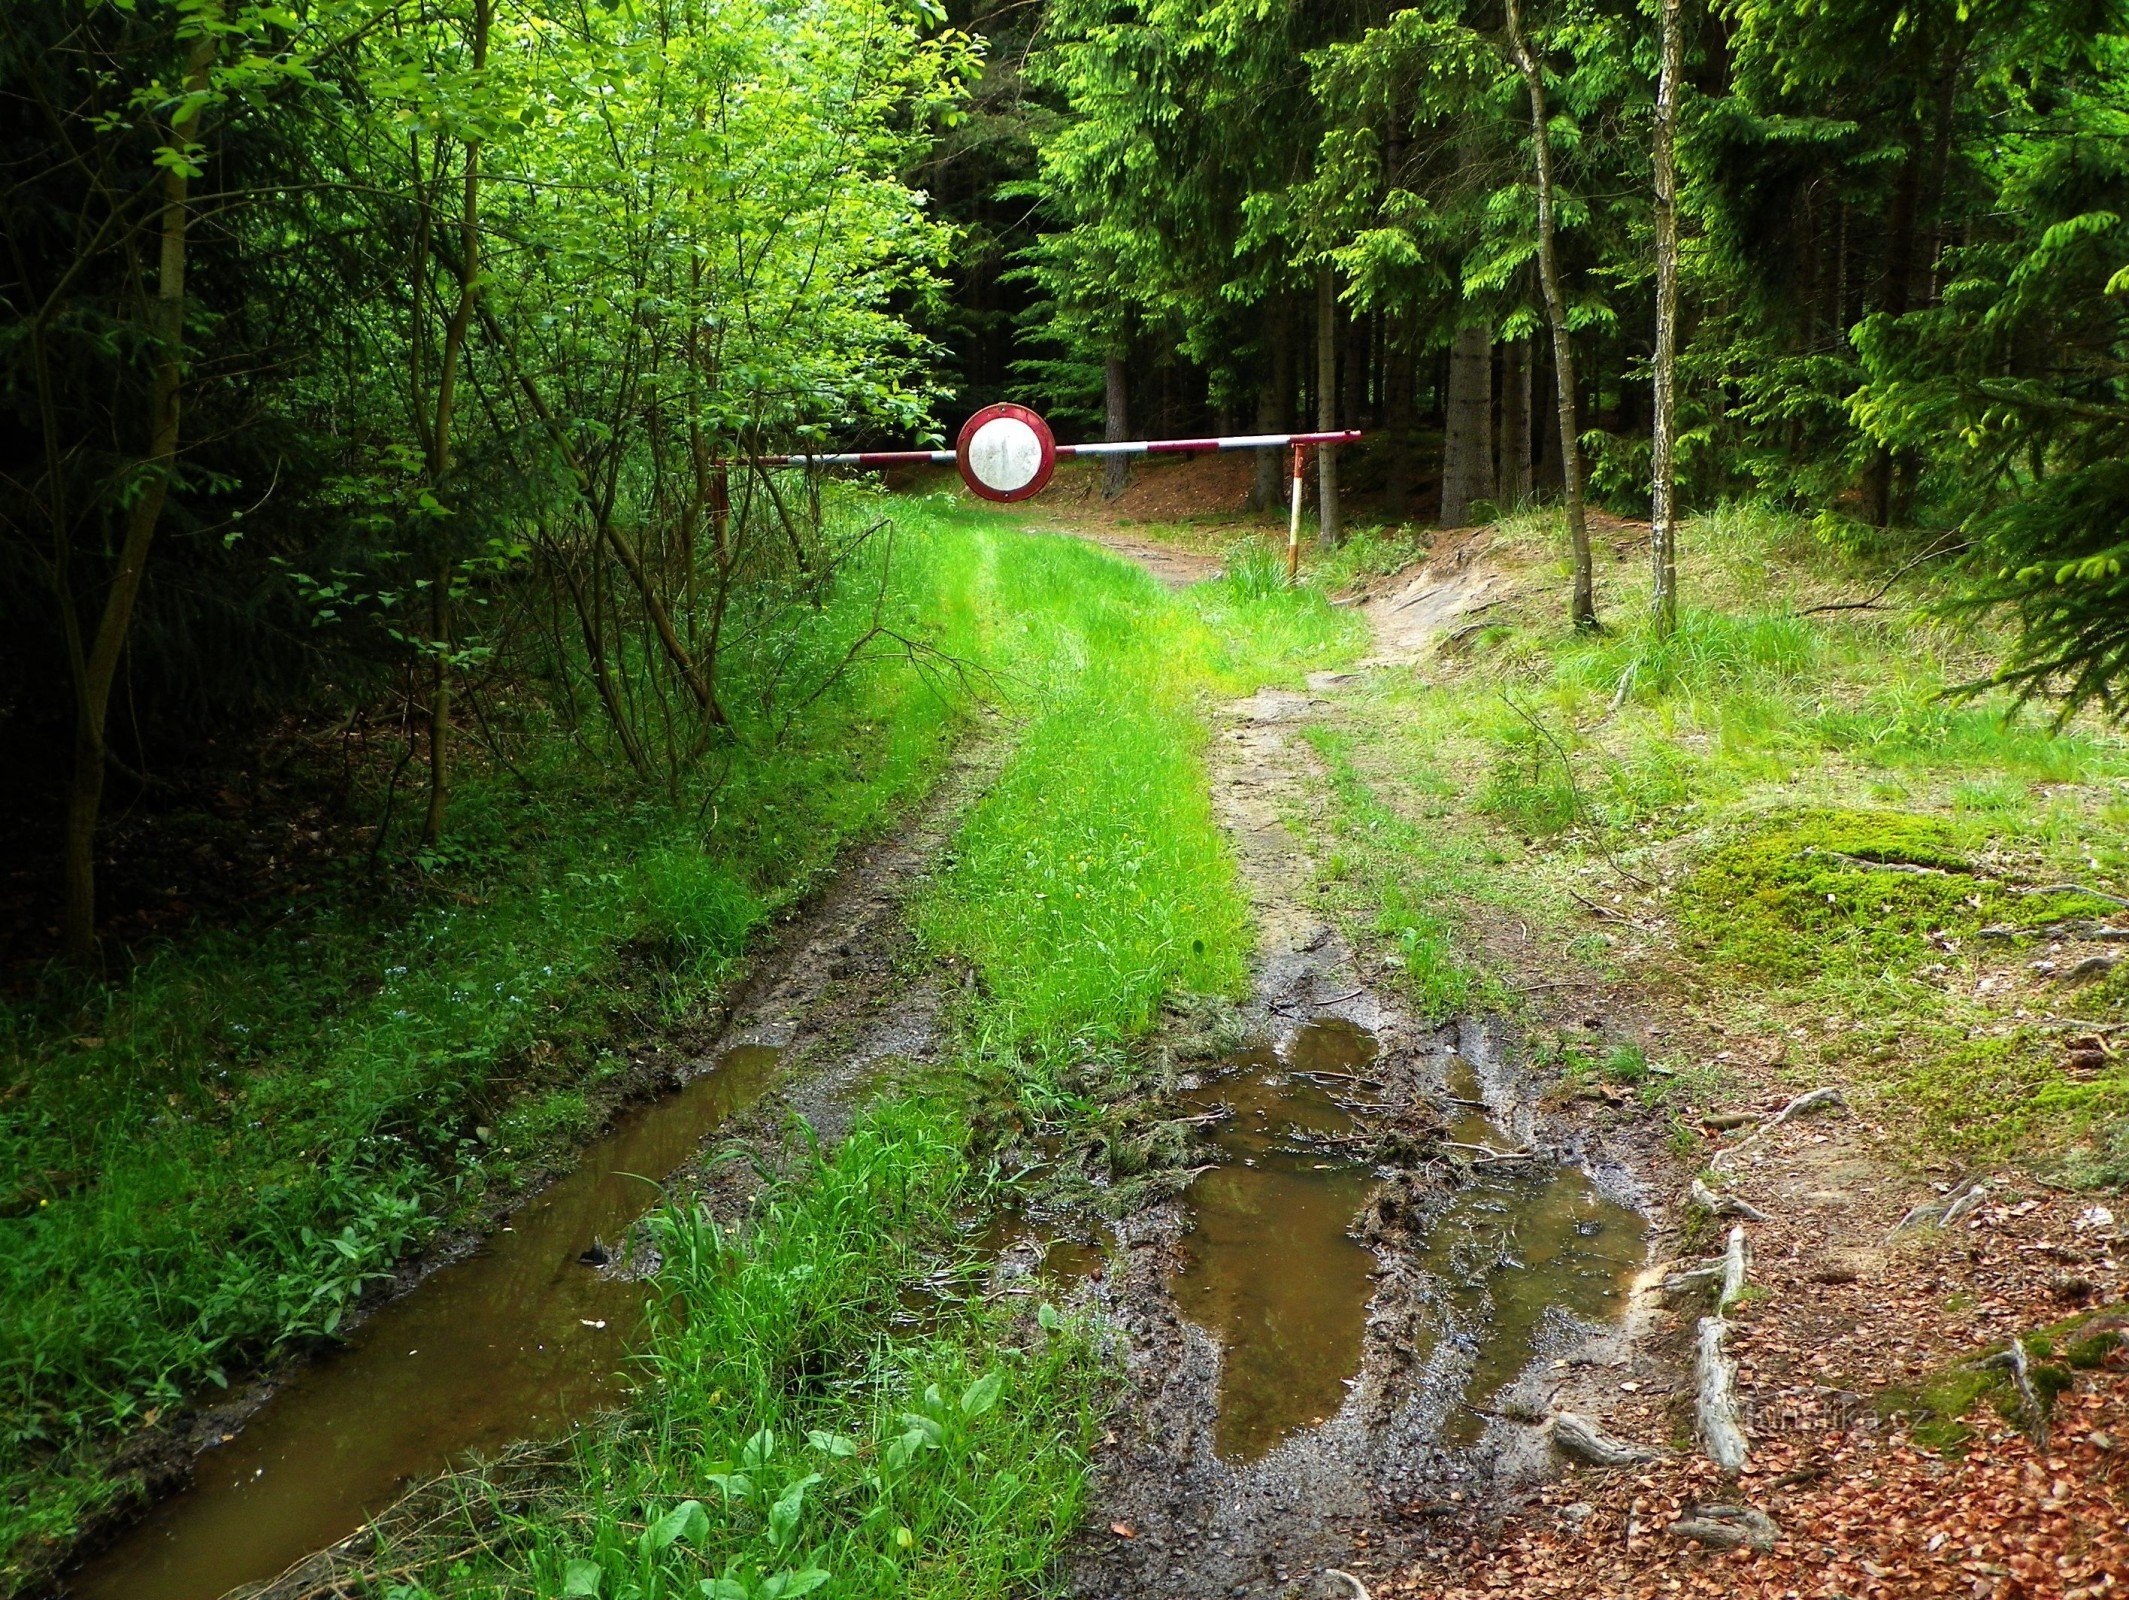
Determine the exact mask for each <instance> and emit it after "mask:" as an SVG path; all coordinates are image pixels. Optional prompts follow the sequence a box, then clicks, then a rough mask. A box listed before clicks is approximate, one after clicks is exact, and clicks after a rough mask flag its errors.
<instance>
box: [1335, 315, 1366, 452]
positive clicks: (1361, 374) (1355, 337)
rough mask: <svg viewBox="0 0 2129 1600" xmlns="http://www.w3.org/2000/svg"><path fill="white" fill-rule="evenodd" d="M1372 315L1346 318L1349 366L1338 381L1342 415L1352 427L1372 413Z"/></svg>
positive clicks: (1339, 406) (1349, 426) (1341, 373)
mask: <svg viewBox="0 0 2129 1600" xmlns="http://www.w3.org/2000/svg"><path fill="white" fill-rule="evenodd" d="M1368 346H1369V339H1368V319H1367V318H1366V317H1348V318H1346V319H1345V366H1344V368H1343V369H1342V371H1341V372H1340V374H1339V381H1338V394H1339V401H1338V415H1339V416H1340V417H1341V418H1342V419H1343V420H1344V423H1345V426H1347V427H1348V428H1358V427H1363V426H1365V421H1364V419H1365V418H1366V417H1367V415H1368V356H1369V348H1368Z"/></svg>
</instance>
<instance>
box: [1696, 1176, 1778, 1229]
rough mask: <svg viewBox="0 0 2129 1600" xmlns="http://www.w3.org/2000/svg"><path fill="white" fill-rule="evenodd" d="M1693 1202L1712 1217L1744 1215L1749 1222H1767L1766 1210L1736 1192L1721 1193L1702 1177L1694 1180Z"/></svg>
mask: <svg viewBox="0 0 2129 1600" xmlns="http://www.w3.org/2000/svg"><path fill="white" fill-rule="evenodd" d="M1693 1202H1694V1204H1696V1205H1698V1206H1699V1207H1700V1208H1701V1209H1702V1210H1703V1211H1705V1212H1707V1214H1708V1215H1709V1216H1711V1217H1743V1218H1744V1219H1745V1221H1747V1222H1765V1221H1766V1220H1767V1214H1766V1212H1764V1211H1762V1210H1760V1209H1759V1207H1757V1206H1755V1205H1751V1204H1749V1203H1747V1202H1746V1201H1743V1200H1740V1199H1738V1198H1737V1196H1736V1195H1734V1194H1719V1193H1717V1192H1716V1191H1715V1190H1713V1189H1710V1188H1709V1187H1708V1186H1707V1185H1706V1184H1705V1183H1704V1182H1702V1181H1701V1180H1700V1179H1698V1178H1695V1179H1694V1180H1693Z"/></svg>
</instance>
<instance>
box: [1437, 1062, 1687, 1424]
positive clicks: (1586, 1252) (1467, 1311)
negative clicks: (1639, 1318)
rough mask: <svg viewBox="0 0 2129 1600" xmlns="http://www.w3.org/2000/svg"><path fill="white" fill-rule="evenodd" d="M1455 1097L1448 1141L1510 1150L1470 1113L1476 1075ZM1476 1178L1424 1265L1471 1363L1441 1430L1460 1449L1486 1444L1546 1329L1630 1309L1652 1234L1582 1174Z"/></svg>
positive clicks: (1454, 1087)
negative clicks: (1501, 1398) (1491, 1415)
mask: <svg viewBox="0 0 2129 1600" xmlns="http://www.w3.org/2000/svg"><path fill="white" fill-rule="evenodd" d="M1448 1088H1449V1094H1450V1095H1451V1097H1452V1101H1451V1103H1452V1105H1454V1106H1456V1107H1457V1108H1458V1112H1459V1114H1458V1115H1456V1116H1455V1117H1453V1118H1452V1119H1451V1121H1450V1125H1449V1133H1448V1137H1449V1138H1450V1139H1452V1140H1454V1141H1456V1142H1457V1143H1459V1144H1462V1145H1467V1146H1482V1147H1485V1148H1488V1149H1494V1150H1509V1149H1513V1148H1514V1146H1515V1141H1514V1140H1512V1139H1511V1138H1509V1137H1508V1135H1507V1134H1505V1133H1504V1132H1502V1130H1501V1129H1500V1128H1499V1127H1498V1126H1497V1125H1496V1124H1495V1123H1494V1122H1493V1120H1492V1119H1491V1118H1490V1117H1488V1116H1487V1115H1486V1114H1485V1112H1484V1111H1483V1110H1482V1109H1480V1108H1479V1107H1478V1106H1477V1105H1476V1104H1474V1102H1477V1101H1479V1100H1480V1099H1481V1098H1482V1097H1481V1095H1480V1093H1479V1090H1480V1085H1479V1081H1478V1077H1477V1075H1476V1074H1475V1073H1474V1072H1472V1070H1471V1069H1470V1067H1469V1066H1468V1065H1464V1064H1461V1063H1460V1064H1459V1065H1458V1066H1457V1067H1455V1068H1454V1069H1453V1070H1452V1071H1451V1072H1450V1074H1449V1084H1448ZM1471 1174H1472V1180H1471V1182H1470V1183H1469V1184H1468V1185H1467V1186H1466V1187H1465V1188H1463V1189H1462V1190H1460V1191H1459V1192H1458V1193H1457V1195H1456V1197H1455V1199H1453V1200H1452V1201H1451V1202H1450V1204H1449V1207H1448V1209H1447V1210H1446V1211H1445V1212H1444V1213H1443V1215H1442V1217H1441V1219H1440V1220H1439V1221H1438V1222H1437V1223H1436V1224H1435V1226H1434V1228H1433V1230H1432V1231H1431V1233H1430V1235H1429V1237H1428V1240H1427V1244H1426V1248H1425V1249H1424V1250H1423V1251H1422V1252H1421V1254H1420V1257H1419V1264H1420V1266H1422V1267H1423V1268H1424V1269H1426V1270H1427V1271H1428V1272H1429V1273H1431V1274H1432V1275H1433V1277H1434V1279H1435V1281H1436V1282H1437V1283H1438V1284H1439V1285H1441V1288H1442V1293H1443V1296H1444V1299H1445V1302H1446V1304H1444V1305H1442V1306H1440V1307H1439V1308H1438V1309H1440V1310H1442V1311H1444V1312H1445V1313H1446V1317H1445V1321H1446V1327H1445V1329H1444V1333H1445V1335H1446V1336H1447V1337H1448V1338H1450V1339H1452V1340H1454V1341H1455V1343H1456V1346H1457V1350H1458V1353H1459V1354H1461V1355H1463V1356H1465V1357H1466V1358H1467V1359H1468V1367H1467V1373H1468V1376H1467V1377H1466V1379H1465V1382H1464V1387H1463V1403H1462V1404H1461V1405H1460V1406H1458V1407H1457V1408H1456V1409H1455V1410H1454V1411H1453V1412H1451V1413H1450V1415H1449V1418H1448V1420H1447V1422H1446V1423H1445V1425H1444V1427H1443V1430H1442V1437H1443V1439H1444V1440H1445V1441H1446V1442H1448V1443H1450V1444H1456V1445H1470V1444H1476V1443H1477V1442H1478V1439H1479V1436H1480V1435H1481V1434H1482V1433H1483V1432H1484V1431H1485V1422H1486V1415H1487V1410H1488V1407H1489V1406H1490V1405H1491V1403H1492V1401H1493V1400H1494V1398H1495V1396H1497V1395H1498V1394H1499V1393H1500V1392H1501V1391H1502V1390H1503V1389H1505V1388H1506V1387H1507V1386H1508V1385H1509V1384H1511V1383H1513V1382H1514V1381H1515V1380H1516V1378H1517V1377H1518V1376H1519V1375H1520V1374H1521V1373H1522V1372H1523V1370H1524V1369H1525V1368H1526V1367H1527V1366H1529V1364H1530V1362H1531V1360H1532V1359H1533V1358H1534V1357H1535V1356H1536V1355H1537V1354H1538V1353H1539V1346H1540V1343H1541V1341H1542V1339H1543V1337H1544V1335H1545V1333H1546V1330H1547V1328H1548V1326H1549V1325H1557V1324H1558V1322H1559V1320H1560V1319H1562V1318H1566V1319H1571V1320H1572V1321H1577V1322H1584V1323H1604V1322H1609V1321H1611V1320H1613V1319H1614V1318H1615V1317H1617V1316H1618V1315H1619V1314H1620V1313H1621V1312H1623V1311H1624V1310H1625V1309H1626V1301H1627V1295H1628V1290H1629V1286H1630V1285H1631V1283H1632V1280H1633V1277H1634V1274H1635V1272H1636V1271H1637V1270H1638V1269H1639V1268H1640V1266H1641V1260H1642V1256H1643V1253H1644V1246H1643V1243H1642V1238H1643V1234H1644V1232H1645V1230H1646V1228H1647V1224H1646V1223H1645V1222H1644V1221H1643V1220H1642V1218H1641V1216H1640V1214H1639V1213H1638V1212H1635V1211H1633V1210H1631V1209H1629V1208H1628V1207H1626V1206H1623V1205H1621V1204H1619V1203H1618V1202H1617V1201H1616V1200H1613V1199H1610V1198H1609V1197H1607V1196H1606V1195H1605V1194H1604V1193H1603V1192H1602V1191H1601V1190H1599V1189H1598V1188H1597V1186H1596V1185H1595V1184H1594V1183H1592V1182H1591V1181H1590V1179H1589V1177H1588V1175H1587V1174H1586V1173H1583V1172H1582V1171H1580V1170H1578V1169H1577V1168H1574V1167H1558V1166H1553V1165H1551V1164H1550V1163H1548V1162H1541V1161H1529V1162H1517V1161H1500V1162H1478V1163H1475V1164H1474V1165H1473V1167H1472V1168H1471Z"/></svg>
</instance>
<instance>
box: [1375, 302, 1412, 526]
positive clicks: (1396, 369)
mask: <svg viewBox="0 0 2129 1600" xmlns="http://www.w3.org/2000/svg"><path fill="white" fill-rule="evenodd" d="M1382 332H1383V343H1384V345H1385V346H1386V349H1385V350H1384V353H1383V364H1382V433H1383V450H1384V457H1383V490H1382V496H1383V504H1384V505H1385V506H1386V507H1387V508H1388V510H1389V511H1390V512H1391V513H1392V514H1393V515H1395V516H1409V515H1410V514H1411V510H1412V413H1413V399H1414V391H1415V389H1416V388H1417V386H1418V382H1419V377H1418V373H1417V371H1416V370H1415V364H1414V362H1413V359H1412V350H1411V345H1410V340H1409V338H1408V337H1407V335H1406V332H1405V329H1404V325H1403V322H1402V319H1398V318H1391V319H1388V320H1386V321H1385V322H1384V323H1383V330H1382Z"/></svg>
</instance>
